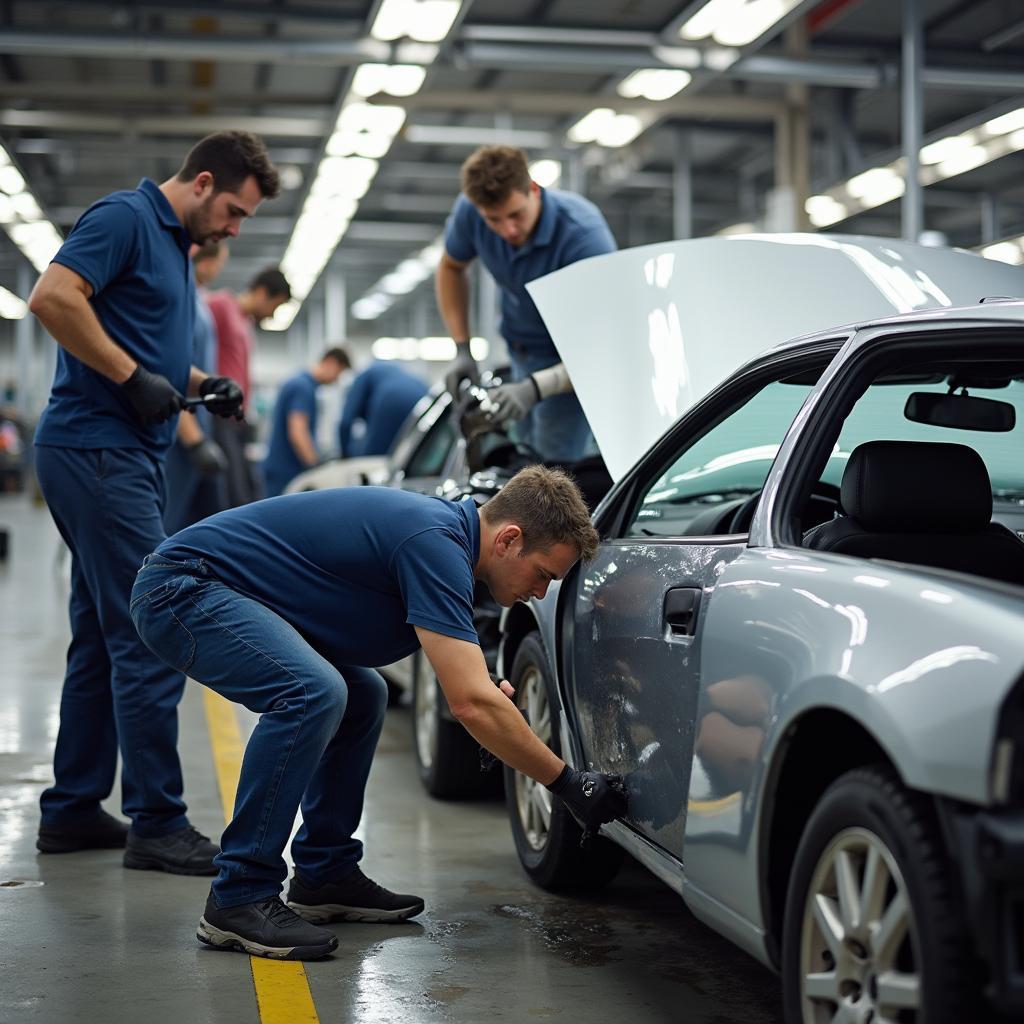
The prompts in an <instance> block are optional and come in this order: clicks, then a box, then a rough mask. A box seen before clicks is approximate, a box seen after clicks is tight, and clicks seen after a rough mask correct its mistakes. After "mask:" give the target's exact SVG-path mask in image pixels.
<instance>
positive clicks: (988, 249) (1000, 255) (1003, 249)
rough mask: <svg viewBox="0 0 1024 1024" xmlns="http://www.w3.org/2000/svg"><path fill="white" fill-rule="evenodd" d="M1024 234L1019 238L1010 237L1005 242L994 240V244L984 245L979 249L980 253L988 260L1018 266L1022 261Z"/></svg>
mask: <svg viewBox="0 0 1024 1024" xmlns="http://www.w3.org/2000/svg"><path fill="white" fill-rule="evenodd" d="M1022 243H1024V235H1022V236H1021V237H1020V238H1010V239H1007V240H1006V241H1005V242H996V243H995V244H994V245H986V246H984V247H983V248H982V250H981V255H982V256H985V257H987V258H988V259H990V260H999V261H1000V262H1001V263H1010V264H1013V265H1014V266H1020V264H1022V263H1024V248H1022Z"/></svg>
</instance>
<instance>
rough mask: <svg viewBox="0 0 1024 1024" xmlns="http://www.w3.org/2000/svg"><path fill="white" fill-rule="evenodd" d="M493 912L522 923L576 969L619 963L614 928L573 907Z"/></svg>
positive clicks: (506, 907)
mask: <svg viewBox="0 0 1024 1024" xmlns="http://www.w3.org/2000/svg"><path fill="white" fill-rule="evenodd" d="M491 913H492V914H494V915H496V916H497V917H502V918H505V919H506V920H512V921H519V922H521V923H522V924H523V926H524V927H526V928H527V929H528V930H529V931H530V932H531V933H532V934H533V935H535V936H537V937H538V938H540V939H541V940H542V941H543V943H544V946H545V948H546V949H547V950H548V951H549V952H551V953H555V954H557V955H558V956H559V957H560V958H561V959H562V960H564V961H565V962H566V963H568V964H572V965H573V966H574V967H603V966H605V965H606V964H609V963H612V962H613V961H615V960H617V959H618V957H616V956H615V955H614V954H615V953H617V952H618V950H619V948H620V946H619V943H618V942H614V941H612V940H613V939H614V937H615V936H614V931H613V929H612V928H611V926H610V925H609V924H608V923H607V922H606V921H604V920H601V919H600V918H597V917H593V916H591V915H590V914H588V913H586V911H584V912H583V913H581V912H580V909H579V908H578V907H576V906H574V905H554V906H539V907H533V906H530V907H527V906H522V905H519V904H513V903H499V904H497V905H495V906H493V907H491Z"/></svg>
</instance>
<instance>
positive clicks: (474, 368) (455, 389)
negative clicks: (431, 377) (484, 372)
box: [444, 341, 480, 398]
mask: <svg viewBox="0 0 1024 1024" xmlns="http://www.w3.org/2000/svg"><path fill="white" fill-rule="evenodd" d="M464 380H468V381H469V383H470V384H479V383H480V367H479V366H478V365H477V361H476V360H475V359H474V358H473V353H472V352H470V350H469V342H465V341H464V342H456V343H455V358H454V359H453V360H452V363H451V368H450V369H449V370H448V372H447V373H446V374H445V376H444V386H445V388H446V389H447V390H448V393H449V394H450V395H451V396H452V398H458V397H459V385H460V384H461V383H462V381H464Z"/></svg>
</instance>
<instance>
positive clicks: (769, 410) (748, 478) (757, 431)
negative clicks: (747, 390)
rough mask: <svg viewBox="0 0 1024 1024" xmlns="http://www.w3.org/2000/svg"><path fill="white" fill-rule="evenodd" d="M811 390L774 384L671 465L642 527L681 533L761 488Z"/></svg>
mask: <svg viewBox="0 0 1024 1024" xmlns="http://www.w3.org/2000/svg"><path fill="white" fill-rule="evenodd" d="M811 387H812V385H811V384H809V383H808V384H789V383H786V382H784V381H774V382H773V383H771V384H769V385H767V387H764V388H762V389H761V390H760V391H758V392H757V393H756V394H755V395H753V396H752V397H751V398H750V400H749V401H748V402H747V403H746V404H745V405H743V406H741V407H740V408H739V409H736V410H735V411H734V412H733V413H732V414H731V415H730V416H728V417H726V419H724V420H723V421H722V422H721V423H719V424H718V425H717V426H715V427H713V428H712V429H711V430H710V431H709V432H708V433H707V434H705V435H704V436H703V437H702V438H701V439H700V440H699V441H696V442H695V443H694V444H693V445H691V446H690V447H689V448H687V449H686V451H685V452H683V453H682V455H680V456H679V457H678V458H677V459H676V460H675V461H674V462H672V463H671V464H670V465H669V467H668V468H667V469H666V470H665V472H664V473H662V475H661V476H660V477H659V478H658V480H657V481H656V482H655V483H654V485H653V486H652V487H651V488H650V489H649V490H648V492H647V493H646V495H645V496H644V498H643V501H642V504H641V507H640V509H639V510H638V512H637V515H636V525H637V526H638V527H641V528H642V527H644V525H645V524H646V525H647V526H648V527H652V528H654V529H655V530H656V532H658V533H659V534H664V533H666V532H667V533H674V532H679V529H680V527H681V526H682V524H684V523H685V522H686V521H687V520H689V519H691V518H693V516H695V515H696V514H697V513H698V512H700V510H701V509H702V508H706V507H708V506H712V505H717V504H720V503H722V502H725V501H729V500H731V499H733V498H739V497H745V496H747V495H749V494H753V493H754V492H755V491H757V490H759V489H760V488H761V487H762V486H763V485H764V481H765V478H766V477H767V476H768V470H769V469H770V468H771V464H772V462H773V461H774V459H775V456H776V454H777V453H778V450H779V445H780V444H781V443H782V439H783V438H784V437H785V436H786V431H787V430H788V429H789V425H790V424H791V423H792V422H793V417H794V416H796V414H797V412H798V410H799V409H800V406H801V405H803V402H804V399H805V398H806V397H807V395H808V393H809V392H810V390H811ZM655 524H657V525H656V526H655ZM641 532H649V531H647V530H641Z"/></svg>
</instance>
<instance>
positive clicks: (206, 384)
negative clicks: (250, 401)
mask: <svg viewBox="0 0 1024 1024" xmlns="http://www.w3.org/2000/svg"><path fill="white" fill-rule="evenodd" d="M199 394H200V395H201V396H203V397H204V398H205V397H206V396H207V395H212V396H213V397H212V398H211V399H210V400H209V401H206V402H204V403H203V407H204V408H205V409H209V410H210V412H212V413H213V414H214V416H223V417H224V418H225V419H227V418H228V417H230V416H234V417H235V419H236V420H240V419H241V418H242V403H243V402H244V401H245V395H244V394H242V389H241V388H240V387H239V386H238V385H237V384H236V383H235V382H234V381H233V380H232V379H231V378H230V377H207V378H206V380H204V381H203V382H202V383H201V384H200V385H199Z"/></svg>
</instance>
